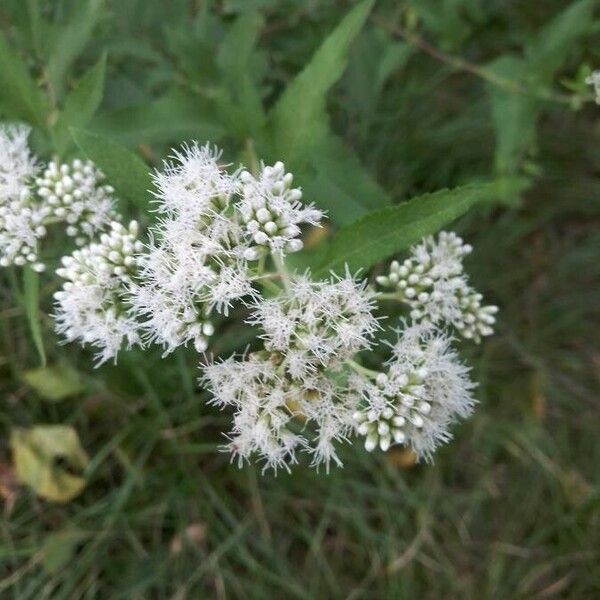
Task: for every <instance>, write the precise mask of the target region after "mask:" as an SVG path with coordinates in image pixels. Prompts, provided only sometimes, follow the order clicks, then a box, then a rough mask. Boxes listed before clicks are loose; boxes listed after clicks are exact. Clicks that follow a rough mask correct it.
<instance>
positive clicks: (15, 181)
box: [0, 124, 38, 205]
mask: <svg viewBox="0 0 600 600" xmlns="http://www.w3.org/2000/svg"><path fill="white" fill-rule="evenodd" d="M30 131H31V129H30V128H29V127H27V126H26V125H19V124H15V125H0V204H2V205H4V204H7V203H8V202H10V201H11V200H19V199H20V198H21V197H22V196H23V190H24V189H27V187H28V186H29V183H30V182H31V180H32V179H33V178H34V177H35V175H36V173H37V170H38V166H37V161H36V159H35V157H34V156H33V155H32V154H31V151H30V150H29V145H28V141H27V140H28V138H29V133H30Z"/></svg>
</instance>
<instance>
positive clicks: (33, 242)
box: [0, 125, 49, 271]
mask: <svg viewBox="0 0 600 600" xmlns="http://www.w3.org/2000/svg"><path fill="white" fill-rule="evenodd" d="M28 137H29V128H28V127H25V126H22V125H4V126H1V127H0V266H2V267H8V266H9V265H13V264H14V265H18V266H22V265H25V264H28V263H29V264H31V266H32V267H33V268H34V269H35V270H36V271H41V270H43V268H44V266H43V265H42V264H41V263H40V262H38V241H39V239H40V238H41V237H43V236H44V235H46V227H45V226H44V224H43V222H44V219H45V218H46V216H47V215H48V212H49V211H46V209H45V208H44V207H43V206H40V205H39V204H38V203H37V202H35V200H34V197H33V194H32V191H31V188H30V183H31V182H32V181H33V179H34V177H35V175H36V173H37V171H38V165H37V162H36V160H35V157H34V156H33V155H32V154H31V152H30V150H29V146H28V143H27V138H28Z"/></svg>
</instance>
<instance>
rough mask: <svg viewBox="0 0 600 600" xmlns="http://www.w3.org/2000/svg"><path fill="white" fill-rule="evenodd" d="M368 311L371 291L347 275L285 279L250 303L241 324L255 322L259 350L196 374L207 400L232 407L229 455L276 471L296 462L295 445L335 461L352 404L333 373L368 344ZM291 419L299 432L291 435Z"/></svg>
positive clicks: (320, 460)
mask: <svg viewBox="0 0 600 600" xmlns="http://www.w3.org/2000/svg"><path fill="white" fill-rule="evenodd" d="M373 310H374V303H373V292H371V291H370V290H369V289H368V288H367V287H366V285H365V283H364V282H363V283H361V282H357V281H355V280H354V279H353V278H352V277H351V276H350V275H348V274H347V275H346V277H343V278H333V277H332V278H331V279H329V280H324V281H311V280H310V279H309V277H308V275H304V276H299V277H292V278H291V279H290V281H289V283H288V287H287V289H285V290H284V291H282V292H281V294H280V295H279V296H277V297H275V298H269V299H260V300H257V301H256V302H255V304H254V306H253V310H252V316H251V317H250V319H249V322H250V323H252V324H255V325H260V326H261V327H262V329H263V331H264V335H263V336H262V339H263V340H264V348H265V349H264V350H263V351H260V352H258V353H254V354H251V355H250V356H249V357H248V358H245V359H242V360H240V361H235V360H233V359H228V360H227V361H224V362H221V363H214V364H212V365H209V366H208V367H206V369H205V376H204V382H205V383H206V384H208V387H209V388H210V390H211V392H212V394H213V396H214V400H213V402H214V403H215V404H217V405H219V406H232V407H234V409H235V411H236V412H235V416H234V428H233V431H232V433H231V442H230V444H229V448H230V449H231V451H232V452H233V453H234V455H237V456H238V457H239V458H240V460H243V459H250V457H251V456H252V455H253V454H254V453H256V454H257V455H258V457H259V458H260V459H263V460H264V461H265V465H266V467H272V468H274V469H275V470H276V469H277V468H280V467H282V466H283V467H287V466H288V463H290V464H291V463H294V462H296V450H297V449H298V448H300V449H303V450H306V451H308V452H310V453H312V455H313V464H314V465H315V466H318V465H320V464H324V465H325V468H326V469H329V465H330V463H331V461H333V462H335V463H338V464H341V463H340V460H339V458H338V456H337V454H336V450H335V448H334V442H336V441H342V440H344V439H345V438H346V437H347V435H348V434H349V433H350V432H351V431H352V428H353V422H352V418H351V417H352V413H353V410H354V408H355V406H356V403H355V396H354V395H352V394H349V393H348V391H347V390H346V388H345V385H341V386H340V384H339V383H338V382H336V377H338V378H339V377H342V378H343V377H344V374H343V372H342V367H343V366H344V362H345V361H346V360H349V359H351V358H352V357H353V356H354V355H355V354H356V353H357V352H359V351H361V350H365V349H368V348H369V346H370V343H371V339H372V336H373V334H374V333H375V331H376V330H377V328H378V323H377V319H376V318H375V317H374V316H373ZM294 417H296V418H300V419H301V421H302V423H303V432H302V434H300V433H298V432H296V433H293V432H292V431H293V430H292V429H291V427H290V422H291V421H292V420H293V419H294ZM296 420H297V419H296ZM304 430H309V431H310V430H312V431H313V432H314V437H313V438H312V439H310V438H309V437H308V436H307V435H306V434H305V433H304Z"/></svg>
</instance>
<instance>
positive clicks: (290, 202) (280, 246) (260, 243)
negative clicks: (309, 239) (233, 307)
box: [238, 162, 323, 260]
mask: <svg viewBox="0 0 600 600" xmlns="http://www.w3.org/2000/svg"><path fill="white" fill-rule="evenodd" d="M240 180H241V182H242V191H241V196H242V197H241V201H240V202H239V204H238V210H239V212H240V214H241V216H242V219H243V222H244V223H245V226H246V231H247V233H248V236H249V238H250V239H251V242H250V247H249V248H248V250H247V251H246V258H247V259H248V260H256V259H258V258H260V257H261V256H263V255H264V254H265V253H266V252H268V251H272V252H276V253H278V254H281V255H283V254H286V253H291V252H297V251H298V250H302V247H303V244H302V240H300V239H299V237H300V225H301V224H302V223H310V224H312V225H318V224H319V222H320V220H321V218H322V217H323V213H322V212H321V211H320V210H318V209H316V208H315V207H314V206H313V205H312V204H311V205H308V206H305V205H303V204H302V203H301V202H300V200H301V198H302V192H301V190H300V189H298V188H293V187H292V180H293V176H292V174H291V173H286V172H285V166H284V164H283V163H282V162H277V163H275V164H274V165H273V166H272V167H271V166H264V165H263V166H262V168H261V171H260V174H259V175H258V177H254V176H253V175H252V174H251V173H249V172H248V171H243V172H242V174H241V175H240Z"/></svg>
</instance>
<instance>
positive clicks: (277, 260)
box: [271, 252, 290, 292]
mask: <svg viewBox="0 0 600 600" xmlns="http://www.w3.org/2000/svg"><path fill="white" fill-rule="evenodd" d="M271 257H272V258H273V263H274V264H275V268H276V269H277V272H278V273H279V275H280V277H281V281H282V282H283V287H284V288H285V290H286V291H287V292H289V291H290V277H289V274H288V272H287V269H286V268H285V265H284V264H283V259H282V258H281V255H279V254H277V253H276V252H273V253H271Z"/></svg>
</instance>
